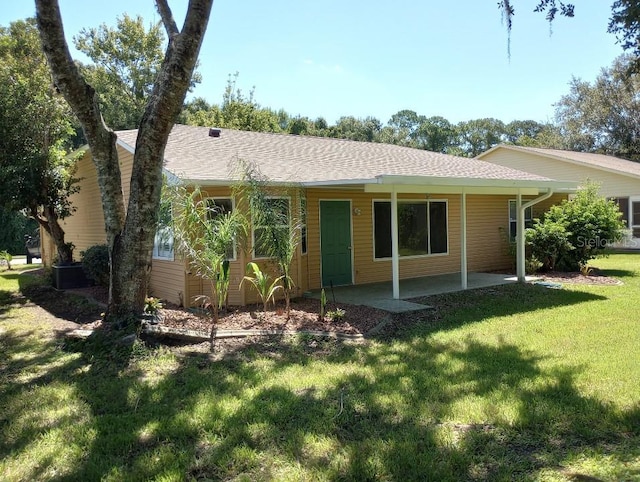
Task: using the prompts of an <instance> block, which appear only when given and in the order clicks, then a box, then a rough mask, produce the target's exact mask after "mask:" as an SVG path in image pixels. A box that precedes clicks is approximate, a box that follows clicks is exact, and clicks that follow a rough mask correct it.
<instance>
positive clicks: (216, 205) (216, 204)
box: [207, 197, 236, 260]
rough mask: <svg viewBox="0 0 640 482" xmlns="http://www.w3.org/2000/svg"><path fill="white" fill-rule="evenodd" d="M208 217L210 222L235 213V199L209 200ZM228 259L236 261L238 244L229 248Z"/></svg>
mask: <svg viewBox="0 0 640 482" xmlns="http://www.w3.org/2000/svg"><path fill="white" fill-rule="evenodd" d="M207 208H208V213H207V216H208V218H209V219H210V220H214V219H216V218H217V217H218V216H223V215H225V214H231V213H232V212H233V199H231V198H226V197H222V198H207ZM226 256H227V259H229V260H234V259H236V244H235V242H234V243H233V245H231V246H229V248H228V249H227V254H226Z"/></svg>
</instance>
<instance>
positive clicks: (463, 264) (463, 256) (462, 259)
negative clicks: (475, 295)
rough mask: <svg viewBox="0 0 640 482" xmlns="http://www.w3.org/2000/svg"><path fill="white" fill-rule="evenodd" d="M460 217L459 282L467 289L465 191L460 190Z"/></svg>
mask: <svg viewBox="0 0 640 482" xmlns="http://www.w3.org/2000/svg"><path fill="white" fill-rule="evenodd" d="M460 219H461V220H462V229H461V230H460V283H461V287H462V289H463V290H466V289H467V282H468V275H467V193H465V192H464V189H463V190H462V194H461V195H460Z"/></svg>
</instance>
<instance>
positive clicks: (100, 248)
mask: <svg viewBox="0 0 640 482" xmlns="http://www.w3.org/2000/svg"><path fill="white" fill-rule="evenodd" d="M80 256H82V268H83V269H84V272H85V273H86V274H87V277H88V278H89V279H92V280H93V281H94V282H95V283H96V284H97V285H98V286H109V276H110V274H111V270H110V268H109V248H108V247H107V245H106V244H96V245H95V246H91V247H90V248H88V249H87V250H86V251H82V252H81V253H80Z"/></svg>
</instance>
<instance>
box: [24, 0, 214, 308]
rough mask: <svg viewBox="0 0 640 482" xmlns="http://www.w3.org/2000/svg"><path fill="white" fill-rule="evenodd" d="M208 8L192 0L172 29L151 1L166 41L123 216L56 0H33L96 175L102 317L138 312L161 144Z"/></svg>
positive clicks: (95, 111) (104, 132) (111, 159)
mask: <svg viewBox="0 0 640 482" xmlns="http://www.w3.org/2000/svg"><path fill="white" fill-rule="evenodd" d="M212 5H213V0H191V1H190V2H189V8H188V11H187V15H186V17H185V22H184V25H183V28H182V31H179V30H178V28H177V25H176V23H175V21H174V19H173V16H172V14H171V10H170V8H169V5H168V4H167V0H156V6H157V7H158V12H159V13H160V16H161V18H162V21H163V23H164V26H165V28H166V30H167V34H168V38H169V44H168V46H167V51H166V54H165V58H164V61H163V63H162V67H161V69H160V72H159V74H158V78H157V80H156V83H155V85H154V88H153V92H152V94H151V96H150V98H149V100H148V102H147V107H146V109H145V112H144V115H143V117H142V119H141V122H140V127H139V129H138V138H137V141H136V150H135V153H134V157H133V171H132V175H131V182H130V197H129V202H128V206H127V210H126V216H125V209H124V198H123V195H122V185H121V181H120V167H119V163H118V154H117V150H116V135H115V134H114V133H113V132H112V131H111V130H110V129H109V128H108V127H107V126H106V125H105V124H104V122H103V120H102V115H101V113H100V108H99V106H98V99H97V96H96V93H95V91H94V89H93V88H92V87H91V86H90V85H88V84H87V83H86V82H85V80H84V79H83V77H82V76H81V75H80V73H79V71H78V69H77V68H76V66H75V64H74V63H73V60H72V59H71V55H70V53H69V49H68V46H67V43H66V40H65V38H64V31H63V27H62V19H61V16H60V9H59V6H58V2H57V0H36V16H37V21H38V28H39V30H40V36H41V39H42V44H43V50H44V52H45V54H46V56H47V59H48V61H49V65H50V67H51V70H52V73H53V78H54V81H55V83H56V86H57V87H58V89H60V91H61V92H62V94H63V95H64V97H65V99H66V100H67V102H69V104H70V105H71V108H72V109H73V111H74V113H75V114H76V116H77V117H78V119H79V120H80V123H81V125H82V129H83V131H84V133H85V136H86V138H87V140H88V143H89V147H90V149H91V154H92V157H93V160H94V163H95V165H96V170H97V173H98V184H99V185H100V193H101V196H102V206H103V211H104V216H105V230H106V233H107V244H108V246H109V251H110V257H111V283H110V289H109V306H108V310H107V315H108V317H116V318H120V319H126V318H133V317H137V316H138V315H139V314H140V313H142V310H143V307H144V298H145V296H146V291H147V273H148V270H149V268H150V263H151V252H152V249H153V239H154V236H155V230H156V219H157V212H158V210H159V206H160V190H161V186H162V163H163V160H164V148H165V146H166V143H167V139H168V137H169V133H170V132H171V128H172V127H173V123H174V121H175V119H176V118H177V116H178V114H179V112H180V109H181V108H182V104H183V102H184V99H185V96H186V93H187V90H188V88H189V86H190V82H191V76H192V75H193V70H194V68H195V65H196V61H197V58H198V53H199V51H200V46H201V45H202V40H203V38H204V33H205V30H206V27H207V23H208V20H209V15H210V13H211V7H212Z"/></svg>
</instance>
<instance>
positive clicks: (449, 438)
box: [0, 287, 640, 480]
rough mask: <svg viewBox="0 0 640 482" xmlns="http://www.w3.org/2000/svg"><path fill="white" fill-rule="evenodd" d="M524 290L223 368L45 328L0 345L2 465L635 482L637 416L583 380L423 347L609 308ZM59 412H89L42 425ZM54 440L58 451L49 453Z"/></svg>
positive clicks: (513, 359)
mask: <svg viewBox="0 0 640 482" xmlns="http://www.w3.org/2000/svg"><path fill="white" fill-rule="evenodd" d="M530 288H531V289H524V290H520V289H514V288H508V287H505V288H504V291H502V289H501V290H498V291H496V293H502V294H503V296H500V295H497V294H491V292H486V291H484V292H477V293H465V295H464V296H463V297H461V296H460V295H450V297H442V298H441V302H442V303H441V305H442V306H444V308H443V307H441V311H440V313H441V314H445V315H447V316H449V315H452V314H453V313H454V312H455V314H456V317H455V319H454V318H452V319H450V320H445V321H442V322H441V323H439V324H437V323H434V322H433V321H434V320H430V321H425V322H423V321H420V320H418V321H415V323H414V324H413V325H412V327H411V332H410V333H408V334H405V335H403V336H402V337H401V338H397V337H394V338H393V339H392V340H390V341H384V340H383V341H379V342H376V343H372V344H368V345H359V346H355V345H353V346H347V345H343V344H340V343H337V342H335V341H326V340H319V339H317V338H314V337H304V336H301V337H297V338H295V339H293V340H289V341H287V340H286V339H283V338H274V339H268V340H260V341H256V342H255V343H249V344H248V345H246V346H244V347H243V349H241V350H237V351H233V352H230V354H229V356H227V357H224V358H223V359H222V360H219V361H211V359H210V358H209V357H208V356H207V355H193V356H179V357H174V356H171V355H169V354H168V353H167V352H166V351H164V350H162V349H159V350H149V349H147V348H145V347H143V346H141V345H140V344H133V345H123V344H120V343H117V342H116V341H115V340H114V339H112V338H109V337H108V336H106V335H101V336H98V337H96V338H94V339H89V340H88V341H79V342H74V343H70V344H67V345H66V346H64V347H63V346H61V345H60V343H59V341H56V340H45V341H41V342H40V343H39V344H38V345H37V348H34V341H33V338H32V337H33V336H34V335H35V334H34V333H26V334H23V335H21V336H18V335H16V334H15V333H13V332H7V333H3V334H2V335H1V336H0V346H1V350H0V353H2V378H1V379H0V380H1V385H0V388H1V390H0V406H1V407H2V411H1V413H2V415H1V423H0V434H1V435H0V459H2V458H5V457H8V456H10V455H11V456H17V457H20V454H25V453H31V452H33V453H34V455H33V457H34V458H36V459H37V463H33V467H32V468H31V469H29V470H28V472H27V473H26V474H25V475H26V477H25V478H30V479H38V478H46V477H48V476H49V475H50V474H51V471H52V470H54V469H55V470H57V472H55V471H54V473H58V477H57V478H61V479H64V480H100V479H107V478H108V479H113V480H116V479H127V480H149V479H163V478H164V479H197V480H199V479H214V480H218V479H222V480H227V479H236V478H245V479H246V480H277V479H282V478H289V479H299V480H304V479H311V478H315V479H320V480H425V479H432V480H512V479H520V480H521V479H523V478H529V477H531V478H535V477H536V476H537V475H539V474H540V472H541V471H545V470H547V471H552V472H557V473H561V474H564V475H566V476H567V477H568V478H573V479H575V480H581V479H580V478H581V477H583V478H584V477H586V476H587V475H589V474H583V473H580V472H579V471H578V472H575V473H574V472H571V471H568V469H566V468H565V467H566V466H568V465H569V464H571V463H573V462H575V461H576V460H579V459H580V457H584V456H591V457H594V459H595V460H603V461H607V463H613V464H614V465H615V466H616V467H617V468H616V469H615V470H617V472H614V473H612V474H609V477H608V478H609V479H633V478H637V477H639V476H640V471H639V470H638V457H640V449H639V448H638V447H640V407H638V406H636V407H634V408H631V409H628V410H620V409H618V408H616V407H614V406H610V405H608V404H606V403H603V402H601V401H599V400H596V399H594V398H591V397H588V396H585V395H583V394H581V393H580V392H579V390H578V389H577V387H576V381H575V379H576V377H577V376H578V375H579V373H580V370H581V368H580V367H571V366H564V365H561V364H556V365H554V368H551V369H543V368H541V366H543V363H541V362H543V361H544V360H541V359H540V357H539V356H538V355H537V354H536V353H533V352H529V351H526V350H524V349H522V348H521V347H518V346H516V345H513V344H509V343H506V342H504V341H503V342H500V343H497V344H496V343H494V344H489V343H484V342H482V341H481V340H478V339H477V338H469V339H456V340H454V341H449V342H442V341H437V340H435V339H434V338H433V337H429V336H428V334H429V333H431V332H432V331H433V330H441V329H451V328H453V327H457V326H461V325H463V324H466V323H473V322H478V321H481V320H483V319H485V318H486V317H487V316H497V315H498V314H502V315H505V314H514V313H518V312H522V311H527V310H532V309H540V308H552V307H558V306H562V305H568V306H571V305H576V304H578V303H581V302H588V301H592V300H596V299H600V297H598V296H594V295H591V294H587V293H580V292H564V293H559V292H557V291H554V290H546V289H545V288H540V287H530ZM511 290H513V291H511ZM541 290H544V291H541ZM503 298H506V299H503ZM447 300H448V301H447ZM430 303H431V304H433V301H432V300H430ZM445 303H449V304H448V305H445ZM476 304H477V305H476ZM488 310H491V311H488ZM24 353H31V356H27V357H25V356H23V354H24ZM61 385H62V387H61ZM49 388H50V389H53V388H57V389H58V390H62V392H61V393H60V394H59V395H58V396H57V397H53V396H52V395H51V394H50V393H49V392H48V391H47V390H48V389H49ZM58 404H64V405H65V406H72V407H76V406H77V408H74V409H73V410H72V411H71V412H70V414H67V413H66V412H65V413H63V414H61V415H59V416H54V415H49V416H41V415H40V412H41V411H42V410H46V409H49V410H52V411H54V410H55V409H56V407H57V406H58ZM54 432H55V433H57V435H58V438H59V439H61V440H62V442H58V443H59V445H57V446H56V447H57V449H58V453H56V454H54V455H52V450H49V451H47V450H41V447H39V446H38V442H37V441H38V440H46V439H50V438H53V439H55V437H53V436H51V434H52V433H54ZM67 451H69V452H70V453H71V455H68V454H67ZM62 453H64V454H67V455H66V456H65V457H63V456H62ZM76 453H77V455H75V458H74V457H73V456H72V455H73V454H76ZM16 454H18V455H16ZM68 459H72V462H67V463H68V465H67V466H63V465H62V464H64V463H65V462H64V461H65V460H68ZM27 461H29V459H27ZM16 463H17V462H16ZM625 466H626V467H627V468H626V469H625V468H624V467H625ZM582 480H584V479H582Z"/></svg>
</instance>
